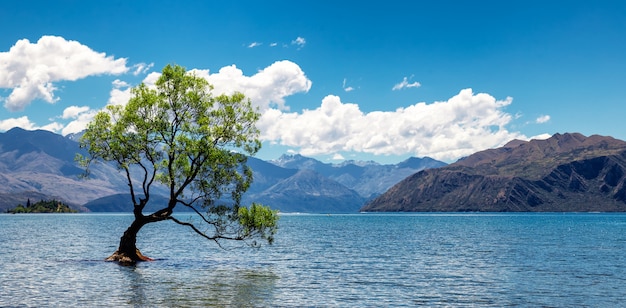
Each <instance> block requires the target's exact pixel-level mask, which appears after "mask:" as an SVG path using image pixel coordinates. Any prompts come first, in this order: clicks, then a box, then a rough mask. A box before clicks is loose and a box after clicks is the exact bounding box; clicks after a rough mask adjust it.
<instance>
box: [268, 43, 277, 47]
mask: <svg viewBox="0 0 626 308" xmlns="http://www.w3.org/2000/svg"><path fill="white" fill-rule="evenodd" d="M276 46H278V43H270V47H276Z"/></svg>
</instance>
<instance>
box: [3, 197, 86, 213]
mask: <svg viewBox="0 0 626 308" xmlns="http://www.w3.org/2000/svg"><path fill="white" fill-rule="evenodd" d="M7 213H11V214H18V213H78V211H77V210H73V209H71V208H70V207H69V206H68V205H66V204H63V202H61V201H58V200H55V199H53V200H41V201H39V202H36V203H34V204H31V203H30V199H28V200H27V201H26V206H24V205H22V204H18V205H17V206H16V207H15V208H13V209H9V210H7Z"/></svg>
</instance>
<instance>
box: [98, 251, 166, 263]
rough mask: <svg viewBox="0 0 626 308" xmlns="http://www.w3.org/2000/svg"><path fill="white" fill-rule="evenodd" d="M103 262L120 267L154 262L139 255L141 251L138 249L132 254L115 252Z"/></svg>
mask: <svg viewBox="0 0 626 308" xmlns="http://www.w3.org/2000/svg"><path fill="white" fill-rule="evenodd" d="M105 261H109V262H117V263H119V264H121V265H133V264H135V263H137V262H141V261H154V259H152V258H150V257H146V256H144V255H143V254H141V251H139V249H135V252H134V253H127V252H121V251H119V250H116V251H115V252H114V253H113V254H112V255H110V256H109V257H108V258H106V259H105Z"/></svg>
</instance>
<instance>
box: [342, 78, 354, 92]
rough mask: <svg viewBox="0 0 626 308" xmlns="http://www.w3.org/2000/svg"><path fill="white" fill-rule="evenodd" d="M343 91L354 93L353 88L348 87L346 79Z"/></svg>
mask: <svg viewBox="0 0 626 308" xmlns="http://www.w3.org/2000/svg"><path fill="white" fill-rule="evenodd" d="M343 90H344V91H346V92H351V91H354V88H353V87H346V79H345V78H344V79H343Z"/></svg>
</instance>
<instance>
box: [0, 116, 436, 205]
mask: <svg viewBox="0 0 626 308" xmlns="http://www.w3.org/2000/svg"><path fill="white" fill-rule="evenodd" d="M81 135H82V134H81V133H79V134H72V135H68V136H66V137H63V136H60V135H57V134H54V133H51V132H48V131H43V130H36V131H26V130H23V129H20V128H14V129H11V130H9V131H7V132H5V133H0V212H4V211H6V209H8V208H13V207H15V206H16V205H17V204H19V203H23V204H25V203H26V201H27V200H28V199H29V198H30V199H31V200H33V201H39V200H44V199H50V200H51V199H56V200H60V201H62V202H64V203H66V204H68V205H70V206H71V207H72V208H74V209H78V210H81V211H92V212H102V211H105V212H111V211H112V212H120V211H130V209H131V207H130V206H131V205H130V197H129V196H128V185H127V183H126V178H125V177H124V176H123V175H122V174H121V173H120V172H119V171H118V170H117V169H116V168H115V166H113V165H112V164H108V163H97V164H94V165H92V166H91V170H90V171H91V172H90V176H89V178H88V179H83V178H80V177H79V176H80V175H82V174H83V170H82V169H81V168H80V166H78V164H77V163H76V162H75V161H74V157H75V155H76V153H80V154H83V155H85V154H86V153H85V151H84V150H82V149H80V147H79V145H78V143H77V140H78V139H79V138H80V136H81ZM248 165H249V166H250V167H251V168H252V170H253V174H254V182H253V183H252V185H251V186H250V188H249V190H248V192H247V193H246V194H245V195H244V201H245V202H246V203H250V202H252V201H258V202H262V203H264V204H267V205H270V206H272V208H275V209H278V210H281V211H283V212H291V211H297V212H316V213H322V212H356V211H357V210H358V209H359V207H360V206H362V205H363V203H364V202H365V201H366V200H368V199H371V198H372V196H377V195H379V194H381V193H382V192H384V191H385V190H386V189H388V188H389V187H391V186H392V185H393V184H395V183H397V182H398V181H400V180H401V179H403V178H404V177H406V176H408V175H410V174H413V173H415V172H417V171H419V170H422V169H423V168H431V167H438V166H441V165H445V164H444V163H442V162H438V161H435V160H432V159H429V158H424V159H418V158H410V159H408V160H406V161H405V162H402V163H400V164H398V165H380V164H377V163H375V162H357V161H345V162H343V163H341V164H334V165H333V164H325V163H322V162H320V161H317V160H315V159H312V158H306V157H303V156H300V155H291V156H288V155H285V156H282V157H281V159H279V160H277V161H273V162H267V161H263V160H260V159H257V158H253V157H250V158H249V160H248ZM140 174H141V172H140V170H138V169H137V170H132V172H131V176H132V177H133V178H134V179H135V180H137V179H139V175H140ZM163 195H167V190H166V189H165V188H164V187H163V186H160V185H155V186H153V192H152V197H153V198H152V201H151V203H152V202H154V203H155V204H158V203H160V202H161V203H162V201H163V200H161V198H162V197H160V196H163ZM148 210H149V209H148Z"/></svg>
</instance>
